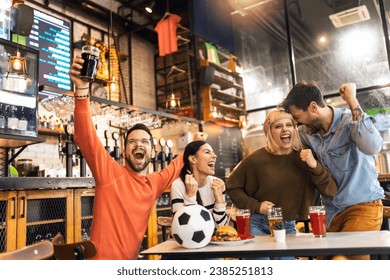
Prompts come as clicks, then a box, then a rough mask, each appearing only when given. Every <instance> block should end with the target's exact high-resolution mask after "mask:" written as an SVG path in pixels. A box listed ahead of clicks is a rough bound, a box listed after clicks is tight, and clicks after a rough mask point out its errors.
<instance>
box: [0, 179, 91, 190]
mask: <svg viewBox="0 0 390 280" xmlns="http://www.w3.org/2000/svg"><path fill="white" fill-rule="evenodd" d="M93 187H95V179H94V178H93V177H0V191H1V190H15V189H66V188H93Z"/></svg>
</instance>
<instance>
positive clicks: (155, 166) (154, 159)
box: [152, 138, 158, 172]
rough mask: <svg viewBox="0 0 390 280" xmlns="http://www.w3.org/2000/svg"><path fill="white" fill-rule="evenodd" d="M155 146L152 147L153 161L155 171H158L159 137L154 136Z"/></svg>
mask: <svg viewBox="0 0 390 280" xmlns="http://www.w3.org/2000/svg"><path fill="white" fill-rule="evenodd" d="M152 142H153V147H152V162H153V171H154V172H156V171H158V153H157V139H156V138H153V139H152Z"/></svg>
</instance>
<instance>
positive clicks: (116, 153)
mask: <svg viewBox="0 0 390 280" xmlns="http://www.w3.org/2000/svg"><path fill="white" fill-rule="evenodd" d="M112 139H114V142H115V146H114V150H113V151H112V152H111V153H110V155H111V156H112V157H113V158H114V159H115V161H116V162H117V163H120V160H121V153H120V150H119V146H118V140H119V133H118V132H113V133H112Z"/></svg>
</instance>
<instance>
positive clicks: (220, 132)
mask: <svg viewBox="0 0 390 280" xmlns="http://www.w3.org/2000/svg"><path fill="white" fill-rule="evenodd" d="M203 130H204V132H205V133H207V134H208V138H207V140H206V141H207V143H209V144H210V145H211V147H212V148H213V150H214V152H215V154H216V155H217V164H216V168H215V176H217V177H219V178H222V179H225V178H226V177H227V176H228V175H229V173H230V171H231V170H232V169H233V168H234V167H235V166H236V165H237V164H238V163H239V162H240V161H241V160H242V155H243V153H242V147H241V140H242V135H241V131H240V129H239V128H238V127H222V126H219V125H216V124H214V123H211V122H208V123H206V124H205V125H204V129H203Z"/></svg>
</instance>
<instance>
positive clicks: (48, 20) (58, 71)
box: [26, 9, 71, 93]
mask: <svg viewBox="0 0 390 280" xmlns="http://www.w3.org/2000/svg"><path fill="white" fill-rule="evenodd" d="M70 40H71V39H70V24H69V22H67V21H64V20H62V19H60V18H58V17H54V16H52V15H49V14H46V13H43V12H41V11H39V10H36V9H34V23H33V26H32V29H31V33H30V35H29V36H28V37H27V38H26V44H27V46H29V47H32V48H35V49H37V50H39V77H38V83H39V89H40V91H43V92H46V93H47V92H49V93H50V92H53V93H64V92H65V91H69V90H71V81H70V78H69V76H68V71H69V70H70V65H71V44H70Z"/></svg>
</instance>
